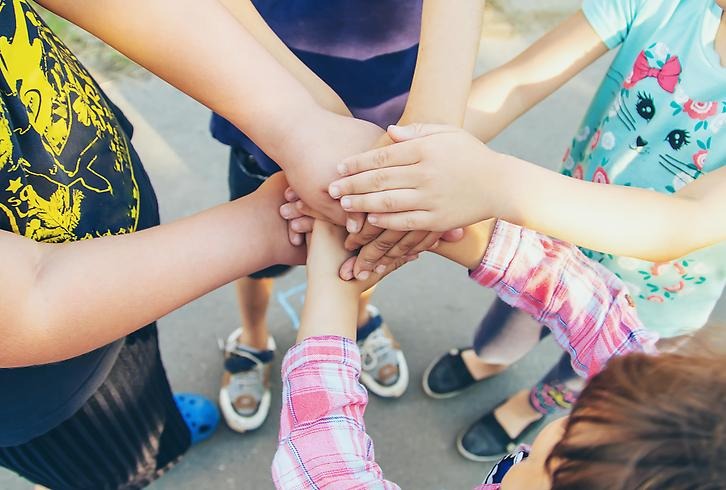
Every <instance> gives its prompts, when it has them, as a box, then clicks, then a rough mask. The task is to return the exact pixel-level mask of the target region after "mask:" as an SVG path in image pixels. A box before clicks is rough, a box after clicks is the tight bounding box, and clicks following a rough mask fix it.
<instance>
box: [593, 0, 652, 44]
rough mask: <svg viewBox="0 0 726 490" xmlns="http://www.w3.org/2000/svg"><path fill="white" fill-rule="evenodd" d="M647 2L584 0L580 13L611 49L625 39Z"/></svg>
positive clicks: (632, 0)
mask: <svg viewBox="0 0 726 490" xmlns="http://www.w3.org/2000/svg"><path fill="white" fill-rule="evenodd" d="M646 1H647V0H584V2H583V3H582V11H583V12H584V14H585V17H586V18H587V20H588V21H589V22H590V25H592V27H593V29H595V32H597V34H598V36H600V39H602V41H603V42H604V43H605V45H607V47H608V48H610V49H613V48H616V47H618V46H619V45H620V44H621V43H622V42H623V41H624V40H625V38H626V37H627V35H628V33H629V32H630V29H631V28H632V27H633V25H634V24H635V19H636V18H637V16H638V13H639V12H640V11H641V10H642V7H643V4H644V3H645V2H646Z"/></svg>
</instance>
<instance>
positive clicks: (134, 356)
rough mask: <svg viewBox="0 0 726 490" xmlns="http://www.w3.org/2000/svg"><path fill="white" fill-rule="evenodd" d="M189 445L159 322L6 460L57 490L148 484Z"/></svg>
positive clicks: (2, 458) (2, 456)
mask: <svg viewBox="0 0 726 490" xmlns="http://www.w3.org/2000/svg"><path fill="white" fill-rule="evenodd" d="M190 444H191V439H190V434H189V430H188V429H187V426H186V424H185V423H184V419H183V418H182V416H181V414H180V413H179V411H178V410H177V408H176V404H175V403H174V398H173V396H172V392H171V387H170V386H169V382H168V380H167V378H166V372H165V371H164V366H163V364H162V363H161V355H160V353H159V344H158V337H157V331H156V325H155V324H152V325H149V326H148V327H145V328H143V329H141V330H139V331H137V332H136V333H134V334H132V335H129V336H128V337H126V340H125V343H124V345H123V347H122V348H121V350H120V352H119V355H118V359H117V360H116V363H115V364H114V367H113V369H112V370H111V373H110V374H109V376H108V378H107V379H106V381H105V382H104V383H103V385H101V387H100V388H99V389H98V391H97V392H96V393H95V394H94V395H93V396H92V397H91V398H90V399H89V400H88V401H87V402H86V404H85V405H84V406H83V407H82V408H81V409H80V410H78V411H77V412H76V413H75V414H74V415H73V416H72V417H71V418H70V419H68V420H66V421H65V422H63V423H62V424H60V425H59V426H57V427H55V428H54V429H52V430H50V431H49V432H47V433H45V434H43V435H41V436H39V437H36V438H35V439H32V440H30V441H29V442H27V443H24V444H21V445H19V446H14V447H2V448H0V465H2V466H4V467H6V468H8V469H10V470H12V471H14V472H16V473H17V474H19V475H20V476H22V477H24V478H27V479H28V480H30V481H32V482H33V483H36V484H39V485H43V486H45V487H48V488H52V489H53V490H64V489H94V490H95V489H122V488H123V489H133V488H143V487H145V486H146V485H148V484H149V483H151V482H152V481H153V480H155V479H156V478H158V477H159V476H161V475H162V474H163V473H164V472H165V471H167V470H168V469H169V468H171V467H172V466H173V465H174V464H175V463H176V462H177V461H178V460H179V458H180V457H181V456H182V455H183V454H184V453H185V452H186V450H187V449H188V448H189V446H190Z"/></svg>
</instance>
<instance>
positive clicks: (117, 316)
mask: <svg viewBox="0 0 726 490" xmlns="http://www.w3.org/2000/svg"><path fill="white" fill-rule="evenodd" d="M285 186H286V183H285V180H284V179H283V178H282V176H278V177H275V178H273V179H270V180H269V181H268V182H266V183H265V184H264V185H263V186H262V187H261V188H260V190H259V192H256V193H254V194H252V195H250V196H248V197H245V198H242V199H239V200H237V201H233V202H230V203H227V204H224V205H221V206H218V207H216V208H213V209H211V210H208V211H204V212H202V213H199V214H196V215H194V216H191V217H189V218H185V219H182V220H179V221H176V222H174V223H170V224H166V225H162V226H158V227H155V228H151V229H148V230H144V231H141V232H138V233H132V234H129V235H118V236H112V237H104V238H97V239H93V240H84V241H79V242H73V243H66V244H58V245H52V244H42V243H37V242H33V241H31V240H28V239H26V238H23V237H19V236H17V235H14V234H12V233H8V232H0V256H2V257H5V261H4V264H3V267H2V269H0V285H2V292H1V293H0V294H1V295H2V297H3V301H2V302H0V317H1V318H2V319H3V321H2V323H0V337H1V338H2V349H0V367H1V368H9V367H20V366H29V365H34V364H44V363H49V362H54V361H60V360H63V359H69V358H71V357H75V356H78V355H80V354H83V353H85V352H89V351H91V350H93V349H96V348H98V347H101V346H103V345H106V344H108V343H110V342H112V341H114V340H116V339H118V338H120V337H123V336H125V335H127V334H129V333H131V332H133V331H134V330H136V329H138V328H140V327H142V326H144V325H146V324H148V323H150V322H152V321H154V320H157V319H158V318H161V317H162V316H164V315H166V314H167V313H169V312H171V311H172V310H174V309H176V308H178V307H180V306H182V305H184V304H186V303H188V302H190V301H192V300H193V299H196V298H198V297H200V296H202V295H204V294H206V293H207V292H209V291H211V290H213V289H215V288H217V287H219V286H221V285H223V284H226V283H228V282H230V281H232V280H234V279H237V278H239V277H242V276H245V275H247V274H249V273H251V272H254V271H255V270H259V269H261V268H264V267H266V266H269V265H270V264H276V263H301V262H304V251H303V250H298V249H294V248H293V247H292V246H290V245H289V244H288V242H287V239H286V233H287V231H286V230H287V225H286V223H285V222H284V221H283V220H282V219H280V218H279V216H278V212H277V210H278V207H279V205H280V203H281V202H282V200H283V198H282V192H283V190H284V188H285ZM249 230H255V232H254V233H252V234H251V233H249ZM251 237H254V239H252V238H251ZM260 240H262V241H260Z"/></svg>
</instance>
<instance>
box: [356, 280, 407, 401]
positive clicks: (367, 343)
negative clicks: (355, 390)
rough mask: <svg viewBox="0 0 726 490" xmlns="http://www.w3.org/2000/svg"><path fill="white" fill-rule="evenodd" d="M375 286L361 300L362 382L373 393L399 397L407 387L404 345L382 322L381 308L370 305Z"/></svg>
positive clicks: (359, 315)
mask: <svg viewBox="0 0 726 490" xmlns="http://www.w3.org/2000/svg"><path fill="white" fill-rule="evenodd" d="M374 290H375V287H372V288H370V289H369V290H367V291H365V292H364V293H363V294H361V295H360V299H359V300H358V324H357V326H358V339H357V340H358V347H359V348H360V351H361V356H363V359H364V360H365V362H364V363H363V372H362V373H361V382H362V383H363V384H364V385H365V386H366V387H367V388H368V389H369V390H370V391H371V392H373V393H375V394H376V395H378V396H382V397H385V398H397V397H399V396H401V395H403V393H404V392H405V391H406V388H407V387H408V364H407V363H406V357H405V356H404V355H403V351H402V350H401V346H400V345H399V343H398V341H396V338H395V337H394V336H393V333H392V332H391V329H390V328H388V325H386V323H385V322H384V321H383V317H381V314H380V313H379V312H378V309H377V308H376V307H375V306H373V305H370V304H369V301H370V297H371V296H372V295H373V291H374Z"/></svg>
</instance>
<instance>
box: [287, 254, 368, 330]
mask: <svg viewBox="0 0 726 490" xmlns="http://www.w3.org/2000/svg"><path fill="white" fill-rule="evenodd" d="M336 265H338V264H336ZM329 277H330V278H333V277H335V278H336V279H331V280H329V281H325V282H323V283H318V282H316V281H315V280H314V279H313V280H309V281H308V288H307V292H306V294H305V304H304V306H303V311H302V314H301V317H300V330H298V334H297V341H298V342H302V341H303V340H305V339H307V338H310V337H320V336H326V335H334V336H337V337H345V338H348V339H351V340H355V338H356V322H357V319H358V296H359V295H358V294H354V293H350V292H349V291H348V288H350V285H349V284H347V283H346V282H345V281H342V280H340V279H337V275H336V276H329Z"/></svg>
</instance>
